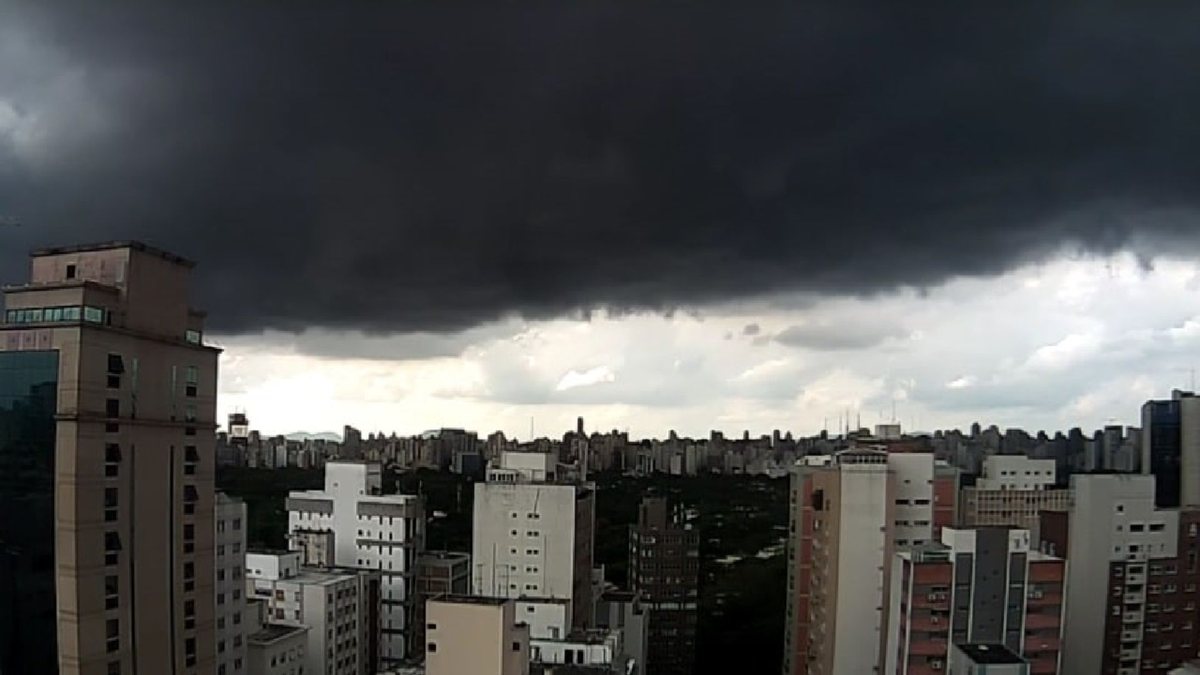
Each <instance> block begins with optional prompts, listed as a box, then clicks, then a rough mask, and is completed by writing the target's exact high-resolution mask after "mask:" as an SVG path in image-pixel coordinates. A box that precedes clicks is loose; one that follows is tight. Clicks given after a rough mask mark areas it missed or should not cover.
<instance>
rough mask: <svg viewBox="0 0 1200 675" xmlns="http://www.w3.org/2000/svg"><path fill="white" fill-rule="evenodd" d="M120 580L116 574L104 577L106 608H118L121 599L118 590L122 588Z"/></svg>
mask: <svg viewBox="0 0 1200 675" xmlns="http://www.w3.org/2000/svg"><path fill="white" fill-rule="evenodd" d="M119 584H120V581H119V579H118V577H117V575H115V574H109V575H106V576H105V577H104V609H116V608H117V604H118V602H119V600H120V598H119V597H118V593H117V592H118V591H119V590H120V585H119Z"/></svg>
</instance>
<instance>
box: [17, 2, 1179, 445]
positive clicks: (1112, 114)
mask: <svg viewBox="0 0 1200 675" xmlns="http://www.w3.org/2000/svg"><path fill="white" fill-rule="evenodd" d="M1198 20H1200V6H1195V5H1186V4H1180V5H1177V6H1174V5H1173V6H1171V7H1162V6H1155V7H1149V6H1144V5H1137V6H1134V5H1103V6H1102V5H1096V4H1094V3H1093V4H1089V5H1086V6H1085V5H1074V4H1064V3H1050V4H1047V3H1006V4H1005V5H1003V6H990V5H979V4H962V3H959V4H958V5H953V6H945V7H936V8H935V7H912V6H907V5H904V6H900V5H897V4H895V3H888V2H880V1H875V2H870V1H868V2H865V3H794V4H790V5H780V6H770V7H767V6H761V7H760V6H756V7H743V6H732V5H730V6H703V7H700V6H670V5H655V6H644V5H637V6H634V5H626V6H600V5H588V4H579V3H568V4H562V5H552V6H539V7H537V8H531V7H529V6H525V5H509V4H492V5H489V6H486V7H481V8H479V9H478V10H477V11H472V12H462V11H460V8H454V7H447V6H444V5H442V4H435V3H425V2H409V3H371V4H364V5H354V7H353V8H352V9H350V8H347V7H345V6H336V7H334V6H325V7H322V6H317V5H304V6H300V7H296V6H291V5H288V6H285V5H282V4H255V5H250V6H240V7H215V6H212V5H209V4H185V3H159V4H155V5H150V4H145V3H135V4H106V5H91V4H84V3H78V4H74V3H25V2H2V1H0V222H5V223H12V224H17V223H19V226H8V227H0V282H17V281H20V280H21V279H23V278H24V277H25V264H26V263H25V258H24V256H25V253H26V252H27V251H28V250H29V249H31V248H36V247H42V246H49V245H59V244H71V243H81V242H92V241H97V240H106V239H142V240H145V241H147V242H148V243H151V244H154V245H157V246H160V247H162V248H166V249H168V250H171V251H173V252H176V253H178V254H180V255H183V256H186V257H188V258H191V259H194V260H196V261H197V262H198V263H199V267H198V268H197V270H196V276H195V280H196V284H197V293H196V298H195V299H194V300H195V304H197V305H199V306H201V307H203V308H204V309H206V310H208V311H209V313H210V314H209V327H210V331H211V335H210V339H212V340H214V341H215V342H218V343H220V344H222V345H223V346H225V347H226V354H225V357H224V359H223V361H222V367H223V374H224V378H223V380H222V395H221V401H220V405H221V412H222V413H223V414H224V413H227V412H228V411H229V410H231V409H232V408H233V407H235V406H236V407H244V408H246V409H247V410H248V411H249V413H250V415H251V417H252V420H253V421H254V423H255V426H256V427H257V428H259V429H262V430H264V431H272V432H279V433H283V432H288V431H292V430H297V429H310V430H325V429H340V428H341V425H342V424H345V423H349V424H353V425H355V426H357V427H359V428H362V429H363V430H364V431H370V430H383V431H388V432H390V431H393V430H395V431H398V432H401V433H415V432H419V431H421V430H424V429H428V428H432V427H438V426H463V427H469V428H474V429H478V430H481V431H483V430H487V431H490V430H492V429H496V428H499V429H502V430H504V431H505V432H506V433H508V434H510V435H517V436H519V437H522V438H524V437H526V436H528V428H529V419H530V417H534V418H536V425H537V429H538V430H543V429H545V430H556V431H558V430H565V429H567V428H570V427H571V426H573V424H574V419H575V418H576V417H577V416H578V415H583V416H584V417H586V418H587V419H588V423H589V428H599V429H612V428H618V429H625V428H628V429H629V430H630V432H631V433H633V434H635V435H638V436H646V435H661V434H664V433H665V432H666V431H667V430H668V429H672V428H674V429H676V430H678V431H679V432H680V433H682V434H689V435H702V434H707V432H708V431H709V430H710V429H720V430H723V431H725V432H726V433H729V434H735V433H740V432H741V431H742V430H743V429H751V430H755V431H760V432H761V431H766V430H769V429H772V428H781V429H790V430H793V431H794V432H796V433H800V434H810V433H815V432H817V431H819V430H820V429H821V428H822V426H823V425H824V424H823V421H824V420H828V423H827V426H828V427H829V428H831V429H835V428H836V426H837V422H836V420H837V417H838V415H839V414H841V413H843V412H844V411H845V410H850V411H851V414H852V415H853V414H856V411H861V414H862V419H863V421H864V423H868V422H874V421H876V420H877V419H879V417H880V414H882V415H883V416H884V417H890V413H891V409H892V407H893V404H895V407H896V409H897V413H898V416H899V417H900V419H901V421H902V422H903V423H904V424H905V426H906V427H909V428H914V427H916V428H922V429H932V428H937V427H957V428H964V427H965V426H966V425H969V424H970V423H971V422H974V421H976V420H978V421H981V422H984V423H995V424H998V425H1001V426H1020V427H1023V428H1026V429H1029V430H1032V431H1036V430H1037V429H1039V428H1045V429H1059V428H1070V427H1072V426H1080V427H1083V428H1092V427H1098V426H1101V425H1103V424H1104V423H1105V422H1107V421H1109V420H1110V419H1111V420H1116V421H1118V422H1121V423H1124V424H1136V420H1137V406H1138V405H1139V404H1140V402H1141V401H1142V400H1144V399H1146V398H1150V397H1155V396H1166V395H1168V394H1169V392H1170V390H1171V388H1173V387H1177V386H1186V385H1187V383H1188V382H1189V379H1190V378H1189V374H1188V372H1189V370H1190V369H1191V368H1194V367H1197V366H1198V365H1200V364H1197V363H1196V361H1197V360H1200V359H1197V358H1196V356H1195V355H1196V354H1197V353H1198V352H1197V350H1196V347H1197V346H1200V345H1198V342H1197V341H1200V301H1198V300H1197V299H1196V298H1197V296H1198V295H1200V293H1198V292H1197V291H1200V281H1197V279H1198V278H1200V277H1198V275H1197V263H1196V261H1197V260H1198V259H1200V256H1198V255H1197V254H1198V253H1200V227H1198V226H1197V224H1198V222H1200V219H1198V217H1197V216H1198V214H1200V193H1198V192H1197V191H1196V189H1195V186H1196V185H1197V184H1200V161H1197V158H1198V157H1200V126H1198V125H1196V124H1195V123H1194V122H1193V118H1194V111H1195V109H1196V107H1197V103H1198V102H1200V80H1198V79H1197V78H1195V77H1194V75H1193V73H1192V69H1193V66H1192V64H1194V63H1196V62H1198V61H1200V42H1198V41H1197V40H1195V36H1194V28H1193V27H1194V26H1195V25H1196V24H1197V23H1198ZM539 433H542V432H540V431H539Z"/></svg>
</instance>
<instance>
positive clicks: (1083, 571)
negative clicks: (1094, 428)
mask: <svg viewBox="0 0 1200 675" xmlns="http://www.w3.org/2000/svg"><path fill="white" fill-rule="evenodd" d="M1071 484H1072V489H1073V490H1074V493H1075V496H1074V500H1073V504H1072V506H1071V511H1070V513H1069V516H1068V517H1067V518H1065V519H1064V518H1061V517H1054V516H1056V514H1047V516H1049V517H1047V518H1045V519H1044V522H1043V526H1042V533H1041V539H1042V544H1041V545H1042V548H1043V549H1044V550H1054V551H1062V552H1064V553H1065V556H1066V558H1067V566H1068V576H1067V584H1066V620H1065V622H1064V626H1065V628H1064V633H1063V650H1062V672H1063V673H1097V674H1100V675H1134V674H1141V673H1148V672H1165V671H1167V670H1169V669H1170V668H1173V667H1175V666H1178V665H1180V664H1182V663H1185V662H1187V660H1188V659H1191V658H1194V657H1195V656H1196V651H1197V646H1198V645H1200V642H1198V638H1200V635H1197V629H1198V625H1200V616H1198V615H1197V609H1196V608H1197V603H1200V592H1198V591H1197V582H1198V580H1200V568H1198V567H1197V556H1198V555H1200V509H1194V508H1187V509H1183V510H1179V509H1157V508H1155V505H1154V502H1155V494H1154V490H1155V478H1154V477H1153V476H1141V475H1075V476H1072V478H1071ZM1064 525H1065V527H1064Z"/></svg>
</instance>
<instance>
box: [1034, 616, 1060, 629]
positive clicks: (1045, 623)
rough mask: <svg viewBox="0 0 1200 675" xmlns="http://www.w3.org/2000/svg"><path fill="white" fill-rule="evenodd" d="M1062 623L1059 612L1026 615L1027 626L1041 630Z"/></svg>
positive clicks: (1055, 626)
mask: <svg viewBox="0 0 1200 675" xmlns="http://www.w3.org/2000/svg"><path fill="white" fill-rule="evenodd" d="M1060 624H1061V619H1060V618H1059V616H1058V614H1028V615H1026V616H1025V628H1026V629H1030V630H1039V629H1042V628H1057V627H1058V626H1059V625H1060Z"/></svg>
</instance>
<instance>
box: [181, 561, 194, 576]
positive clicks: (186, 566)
mask: <svg viewBox="0 0 1200 675" xmlns="http://www.w3.org/2000/svg"><path fill="white" fill-rule="evenodd" d="M183 578H184V579H195V578H196V563H194V562H185V563H183Z"/></svg>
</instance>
